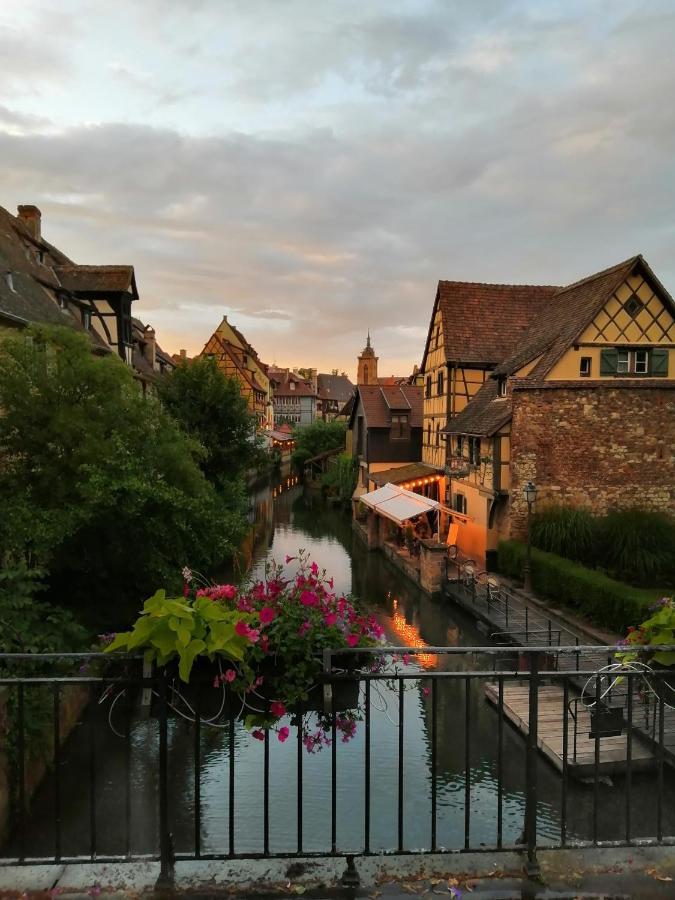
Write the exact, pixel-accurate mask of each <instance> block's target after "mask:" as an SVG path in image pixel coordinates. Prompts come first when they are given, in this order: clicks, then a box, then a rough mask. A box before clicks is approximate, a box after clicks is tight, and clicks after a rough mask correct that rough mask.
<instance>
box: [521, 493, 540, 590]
mask: <svg viewBox="0 0 675 900" xmlns="http://www.w3.org/2000/svg"><path fill="white" fill-rule="evenodd" d="M523 496H524V497H525V501H526V502H527V550H526V554H525V569H524V571H523V587H524V588H525V590H526V591H531V590H532V543H531V539H530V524H531V521H532V504H533V503H534V501H535V500H536V499H537V486H536V485H535V484H533V483H532V482H531V481H528V482H526V483H525V485H523Z"/></svg>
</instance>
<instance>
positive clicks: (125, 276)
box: [54, 265, 138, 299]
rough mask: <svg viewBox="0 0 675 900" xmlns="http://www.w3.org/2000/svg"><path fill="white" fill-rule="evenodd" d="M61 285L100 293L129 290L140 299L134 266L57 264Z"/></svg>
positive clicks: (85, 291) (86, 292)
mask: <svg viewBox="0 0 675 900" xmlns="http://www.w3.org/2000/svg"><path fill="white" fill-rule="evenodd" d="M54 272H55V273H56V276H57V278H58V279H59V282H60V283H61V285H62V286H63V287H64V288H65V289H66V290H67V291H72V292H73V293H83V294H100V293H123V292H125V291H129V293H131V294H132V295H133V297H134V299H138V291H137V290H136V279H135V277H134V267H133V266H75V265H70V266H55V267H54Z"/></svg>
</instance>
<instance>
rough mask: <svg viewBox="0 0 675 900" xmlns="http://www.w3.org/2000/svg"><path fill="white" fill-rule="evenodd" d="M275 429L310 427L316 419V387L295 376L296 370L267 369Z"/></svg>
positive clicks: (272, 367)
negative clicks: (281, 427)
mask: <svg viewBox="0 0 675 900" xmlns="http://www.w3.org/2000/svg"><path fill="white" fill-rule="evenodd" d="M269 374H270V380H271V385H272V404H273V407H274V423H275V427H278V426H279V425H281V424H283V423H284V422H286V423H288V424H289V425H311V424H312V422H313V421H314V419H315V418H316V400H317V391H316V386H315V385H314V383H313V382H312V381H308V380H307V379H305V378H302V377H301V376H300V375H299V374H297V370H295V371H291V370H290V369H281V368H277V367H275V366H270V368H269Z"/></svg>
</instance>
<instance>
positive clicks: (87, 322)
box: [82, 309, 91, 330]
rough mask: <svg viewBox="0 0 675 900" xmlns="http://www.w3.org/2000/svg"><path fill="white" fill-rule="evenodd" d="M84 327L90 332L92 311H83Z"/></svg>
mask: <svg viewBox="0 0 675 900" xmlns="http://www.w3.org/2000/svg"><path fill="white" fill-rule="evenodd" d="M82 325H83V326H84V327H85V328H86V329H87V330H88V329H89V328H91V310H90V309H83V310H82Z"/></svg>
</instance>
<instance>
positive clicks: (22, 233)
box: [0, 205, 175, 390]
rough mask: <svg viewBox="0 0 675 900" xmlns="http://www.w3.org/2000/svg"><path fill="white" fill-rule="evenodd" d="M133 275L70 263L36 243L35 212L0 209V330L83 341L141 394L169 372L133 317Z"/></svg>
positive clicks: (123, 269) (169, 364)
mask: <svg viewBox="0 0 675 900" xmlns="http://www.w3.org/2000/svg"><path fill="white" fill-rule="evenodd" d="M136 300H138V290H137V287H136V277H135V273H134V267H133V266H131V265H113V266H108V265H106V266H93V265H79V264H77V263H74V262H73V261H72V260H71V259H70V258H69V257H67V256H66V255H65V254H64V253H63V252H62V251H61V250H59V249H57V248H56V247H55V246H54V245H53V244H50V243H49V242H48V241H46V240H45V239H44V237H43V235H42V214H41V212H40V210H39V209H38V208H37V206H33V205H24V206H19V208H18V215H17V216H13V215H12V214H11V213H10V212H8V211H7V210H6V209H3V208H2V207H0V329H3V328H4V329H10V328H11V329H15V328H24V327H26V326H28V325H31V324H45V325H60V326H66V327H69V328H73V329H75V330H76V331H81V332H83V333H85V334H87V335H88V336H89V337H90V339H91V341H92V348H93V350H94V352H96V353H101V354H105V353H114V354H116V355H118V356H119V357H120V358H121V359H122V360H124V362H125V363H126V364H127V365H128V366H130V367H131V368H132V369H133V371H134V375H135V377H136V379H137V380H138V381H139V383H140V384H141V385H142V387H143V390H146V389H147V388H148V387H149V386H151V385H152V383H153V382H154V381H155V380H156V378H157V377H158V376H160V375H161V374H163V373H164V372H166V371H169V370H170V369H171V368H173V367H174V365H175V364H174V361H173V359H172V358H171V357H170V356H169V355H168V354H166V353H164V351H163V350H162V349H161V347H159V345H158V343H157V340H156V337H155V332H154V330H153V329H152V327H151V326H146V325H144V324H143V323H142V322H141V321H140V320H139V319H137V318H135V317H134V316H133V315H132V304H133V303H134V302H135V301H136Z"/></svg>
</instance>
